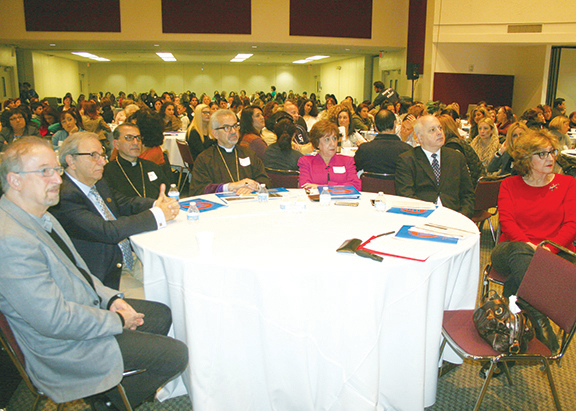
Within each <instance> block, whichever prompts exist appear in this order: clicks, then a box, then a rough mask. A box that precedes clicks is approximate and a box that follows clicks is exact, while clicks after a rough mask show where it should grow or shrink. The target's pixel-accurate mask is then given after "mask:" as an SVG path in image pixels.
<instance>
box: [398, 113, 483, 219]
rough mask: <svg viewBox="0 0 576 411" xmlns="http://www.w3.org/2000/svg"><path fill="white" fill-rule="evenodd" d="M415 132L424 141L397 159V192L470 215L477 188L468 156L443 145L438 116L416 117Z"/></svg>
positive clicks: (443, 138)
mask: <svg viewBox="0 0 576 411" xmlns="http://www.w3.org/2000/svg"><path fill="white" fill-rule="evenodd" d="M414 133H415V135H416V137H417V138H418V141H419V142H420V147H415V148H413V149H412V150H410V151H407V152H406V153H404V154H402V155H401V156H400V157H399V158H398V161H397V163H396V182H395V185H396V194H397V195H399V196H404V197H411V198H418V199H420V200H424V201H431V202H434V203H436V204H438V205H443V206H444V207H448V208H451V209H452V210H455V211H458V212H459V213H462V214H464V215H465V216H467V217H470V216H472V214H473V213H474V202H475V197H474V189H473V188H472V180H471V179H470V173H469V172H468V169H467V167H466V159H465V158H464V156H463V155H462V154H461V153H459V152H458V151H455V150H452V149H450V148H446V147H442V146H443V145H444V140H445V137H444V132H443V131H442V126H441V125H440V122H439V121H438V119H437V118H436V117H434V116H423V117H420V118H419V119H418V120H416V123H415V124H414Z"/></svg>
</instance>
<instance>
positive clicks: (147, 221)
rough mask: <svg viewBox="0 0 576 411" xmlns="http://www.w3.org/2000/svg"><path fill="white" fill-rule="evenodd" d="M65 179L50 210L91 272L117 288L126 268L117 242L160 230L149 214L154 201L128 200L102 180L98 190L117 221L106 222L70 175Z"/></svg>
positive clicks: (144, 199)
mask: <svg viewBox="0 0 576 411" xmlns="http://www.w3.org/2000/svg"><path fill="white" fill-rule="evenodd" d="M62 180H63V181H62V188H61V189H60V203H59V204H58V205H56V206H54V207H51V208H50V210H49V211H50V212H51V213H52V214H53V215H54V216H55V217H56V218H57V219H58V221H59V222H60V224H62V227H64V229H65V230H66V233H68V235H69V236H70V238H71V239H72V242H73V243H74V246H75V247H76V250H78V253H79V254H80V255H81V256H82V258H83V259H84V261H86V264H87V265H88V268H90V272H91V273H92V274H94V275H95V276H96V277H98V278H99V279H100V280H101V281H102V282H103V283H104V285H107V286H108V287H111V288H115V289H118V286H119V284H120V274H121V272H122V265H123V264H122V261H123V260H122V251H120V247H119V246H118V243H119V242H120V241H122V240H124V239H125V238H128V237H129V236H131V235H133V234H139V233H142V232H145V231H151V230H155V229H156V228H157V227H158V226H157V223H156V219H155V218H154V215H153V214H152V212H151V211H150V208H151V207H152V205H153V204H154V200H152V199H150V198H140V197H126V196H124V195H123V194H120V193H118V192H113V191H112V190H111V189H110V187H108V184H107V183H106V181H105V180H100V181H98V182H97V183H96V189H97V190H98V192H99V193H100V196H102V198H103V199H104V202H105V203H106V205H107V206H108V208H109V209H110V211H111V212H112V214H114V216H115V217H116V218H117V220H114V221H106V220H105V219H104V217H102V215H101V214H100V213H99V212H98V209H97V208H96V207H95V206H94V204H92V201H90V199H89V198H88V197H87V196H86V195H85V194H84V193H83V192H82V190H80V188H79V187H78V186H77V185H76V184H74V182H72V180H70V178H69V177H68V175H66V174H65V175H64V176H63V177H62Z"/></svg>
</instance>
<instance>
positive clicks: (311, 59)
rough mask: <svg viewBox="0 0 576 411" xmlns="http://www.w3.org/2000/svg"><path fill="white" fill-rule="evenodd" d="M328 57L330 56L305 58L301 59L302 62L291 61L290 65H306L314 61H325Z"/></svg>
mask: <svg viewBox="0 0 576 411" xmlns="http://www.w3.org/2000/svg"><path fill="white" fill-rule="evenodd" d="M328 57H330V56H322V55H317V56H312V57H306V58H305V59H302V60H296V61H293V62H292V63H294V64H306V63H311V62H313V61H315V60H322V59H326V58H328Z"/></svg>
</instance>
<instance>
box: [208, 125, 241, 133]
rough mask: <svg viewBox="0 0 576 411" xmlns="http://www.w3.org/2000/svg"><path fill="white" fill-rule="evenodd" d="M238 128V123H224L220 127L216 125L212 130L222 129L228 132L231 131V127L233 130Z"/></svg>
mask: <svg viewBox="0 0 576 411" xmlns="http://www.w3.org/2000/svg"><path fill="white" fill-rule="evenodd" d="M239 128H240V123H236V124H231V125H230V124H224V125H223V126H222V127H217V128H215V129H214V130H224V131H225V132H227V133H229V132H231V131H232V129H234V130H238V129H239Z"/></svg>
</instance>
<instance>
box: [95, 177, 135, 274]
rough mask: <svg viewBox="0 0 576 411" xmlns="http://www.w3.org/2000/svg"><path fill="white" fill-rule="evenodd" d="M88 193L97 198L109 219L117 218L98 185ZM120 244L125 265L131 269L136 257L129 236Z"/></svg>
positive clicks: (100, 207) (97, 202)
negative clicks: (133, 254)
mask: <svg viewBox="0 0 576 411" xmlns="http://www.w3.org/2000/svg"><path fill="white" fill-rule="evenodd" d="M88 194H90V195H91V196H92V198H93V199H94V200H96V204H97V207H98V210H100V212H101V213H102V214H104V215H105V216H106V220H107V221H113V220H116V217H114V214H112V213H111V212H110V209H108V207H107V206H106V204H105V203H104V200H103V199H102V197H101V196H100V193H99V192H98V190H96V186H92V188H91V189H90V191H89V193H88ZM118 246H119V247H120V250H121V251H122V257H123V260H124V265H125V266H126V268H128V269H129V270H131V269H132V267H134V257H133V256H132V248H131V247H130V241H129V240H128V239H127V238H125V239H124V240H122V241H120V243H119V244H118Z"/></svg>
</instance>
